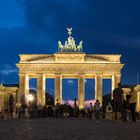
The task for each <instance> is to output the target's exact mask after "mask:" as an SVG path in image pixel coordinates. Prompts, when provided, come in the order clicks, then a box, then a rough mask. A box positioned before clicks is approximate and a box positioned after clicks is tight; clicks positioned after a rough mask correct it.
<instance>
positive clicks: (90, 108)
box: [89, 103, 94, 118]
mask: <svg viewBox="0 0 140 140" xmlns="http://www.w3.org/2000/svg"><path fill="white" fill-rule="evenodd" d="M93 110H94V106H93V105H92V103H90V106H89V118H92V117H93Z"/></svg>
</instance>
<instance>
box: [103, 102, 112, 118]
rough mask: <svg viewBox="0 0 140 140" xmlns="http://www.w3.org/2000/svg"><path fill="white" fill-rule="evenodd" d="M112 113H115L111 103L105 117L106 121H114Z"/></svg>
mask: <svg viewBox="0 0 140 140" xmlns="http://www.w3.org/2000/svg"><path fill="white" fill-rule="evenodd" d="M112 113H113V107H112V105H111V103H110V102H109V103H108V105H107V107H106V115H105V117H106V119H112Z"/></svg>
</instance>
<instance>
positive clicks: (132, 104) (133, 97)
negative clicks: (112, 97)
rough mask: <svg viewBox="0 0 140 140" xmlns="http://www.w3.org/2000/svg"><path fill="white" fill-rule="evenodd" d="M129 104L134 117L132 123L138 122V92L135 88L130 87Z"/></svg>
mask: <svg viewBox="0 0 140 140" xmlns="http://www.w3.org/2000/svg"><path fill="white" fill-rule="evenodd" d="M126 96H127V99H128V102H129V109H130V112H131V115H132V121H133V122H136V103H137V92H136V91H135V87H134V86H131V87H130V92H129V93H128V94H127V95H126Z"/></svg>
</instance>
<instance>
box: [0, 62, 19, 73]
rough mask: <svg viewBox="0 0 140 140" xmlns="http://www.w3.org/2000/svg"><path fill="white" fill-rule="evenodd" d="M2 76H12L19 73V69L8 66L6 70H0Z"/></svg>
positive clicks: (6, 65)
mask: <svg viewBox="0 0 140 140" xmlns="http://www.w3.org/2000/svg"><path fill="white" fill-rule="evenodd" d="M0 73H1V74H2V75H10V74H11V73H18V69H16V68H13V67H11V66H10V65H8V64H5V65H4V69H1V70H0Z"/></svg>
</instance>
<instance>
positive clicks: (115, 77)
mask: <svg viewBox="0 0 140 140" xmlns="http://www.w3.org/2000/svg"><path fill="white" fill-rule="evenodd" d="M120 81H121V75H120V74H119V75H112V91H113V90H114V89H115V88H116V87H118V83H120Z"/></svg>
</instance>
